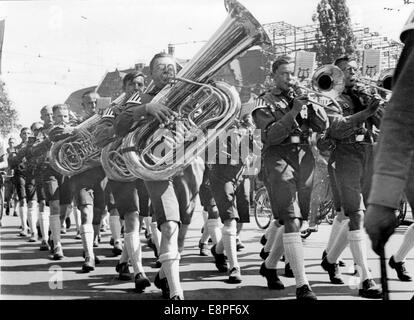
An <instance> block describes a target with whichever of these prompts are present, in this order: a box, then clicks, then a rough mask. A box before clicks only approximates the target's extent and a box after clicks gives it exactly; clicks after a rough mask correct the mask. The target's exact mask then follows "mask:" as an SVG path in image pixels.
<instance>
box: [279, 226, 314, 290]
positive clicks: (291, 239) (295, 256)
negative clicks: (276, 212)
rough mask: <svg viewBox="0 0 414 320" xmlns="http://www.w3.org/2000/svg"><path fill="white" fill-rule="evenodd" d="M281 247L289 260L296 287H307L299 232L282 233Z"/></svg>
mask: <svg viewBox="0 0 414 320" xmlns="http://www.w3.org/2000/svg"><path fill="white" fill-rule="evenodd" d="M283 246H284V249H285V255H286V257H287V258H288V259H289V264H290V267H291V268H292V271H293V275H294V276H295V280H296V287H297V288H300V287H302V286H303V285H305V284H307V285H309V282H308V279H307V277H306V274H305V263H304V254H303V245H302V239H301V237H300V233H299V232H294V233H284V234H283Z"/></svg>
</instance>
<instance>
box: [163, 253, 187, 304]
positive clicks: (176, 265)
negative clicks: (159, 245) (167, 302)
mask: <svg viewBox="0 0 414 320" xmlns="http://www.w3.org/2000/svg"><path fill="white" fill-rule="evenodd" d="M160 262H161V263H162V270H163V272H164V274H165V276H166V278H167V281H168V287H169V288H170V298H172V297H174V296H176V295H179V296H181V297H183V289H182V288H181V283H180V254H179V253H178V252H168V253H164V254H162V255H160Z"/></svg>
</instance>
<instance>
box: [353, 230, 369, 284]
mask: <svg viewBox="0 0 414 320" xmlns="http://www.w3.org/2000/svg"><path fill="white" fill-rule="evenodd" d="M348 240H349V248H350V249H351V253H352V256H353V258H354V261H355V263H356V264H357V265H358V266H359V267H360V268H361V273H362V274H361V282H363V281H365V280H367V279H372V276H371V272H369V269H368V260H367V252H366V244H365V241H364V234H363V232H362V230H354V231H349V234H348Z"/></svg>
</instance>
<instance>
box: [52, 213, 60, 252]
mask: <svg viewBox="0 0 414 320" xmlns="http://www.w3.org/2000/svg"><path fill="white" fill-rule="evenodd" d="M50 230H51V231H52V240H53V245H54V246H55V247H57V246H60V245H61V243H60V216H59V215H58V214H52V215H51V216H50Z"/></svg>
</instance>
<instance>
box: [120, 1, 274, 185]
mask: <svg viewBox="0 0 414 320" xmlns="http://www.w3.org/2000/svg"><path fill="white" fill-rule="evenodd" d="M225 7H226V9H227V11H228V12H229V14H228V16H227V18H226V20H225V21H224V23H223V24H222V25H221V27H220V28H219V29H218V30H217V31H216V33H215V34H214V35H213V36H212V38H211V39H210V40H209V41H208V42H207V43H206V44H205V45H204V47H203V48H202V49H201V50H200V51H199V52H198V53H197V54H196V55H195V57H194V58H193V59H192V60H191V61H190V62H188V63H187V64H186V65H185V66H184V68H183V69H182V70H181V71H180V72H179V73H178V75H177V77H176V78H175V81H174V83H173V84H172V86H166V87H165V88H164V89H163V90H161V92H159V93H158V94H157V95H156V96H155V97H154V98H153V100H152V102H158V103H163V104H165V105H167V106H168V107H169V108H170V109H171V110H173V111H174V112H175V113H176V114H177V116H176V117H175V118H174V119H171V121H170V122H169V123H167V124H165V125H161V126H160V125H159V123H158V122H157V121H155V120H154V121H152V122H150V123H148V124H146V125H144V126H141V127H140V128H138V129H136V130H135V131H133V132H131V133H129V134H128V135H127V136H126V137H125V138H124V140H123V149H125V150H131V149H135V151H129V152H126V153H124V157H123V158H124V159H125V163H126V165H127V167H128V169H129V171H130V172H131V173H132V174H134V175H135V176H136V177H138V178H141V179H144V180H166V179H168V178H170V177H173V176H174V175H176V174H177V173H179V172H180V171H181V170H182V169H184V168H185V167H186V166H188V165H189V164H190V163H191V161H192V160H193V159H194V158H195V157H196V156H198V155H200V154H201V153H202V152H204V150H205V148H207V146H208V144H210V143H212V142H214V141H215V139H216V138H217V137H218V136H219V135H220V134H221V133H222V132H223V131H224V130H226V129H227V128H228V127H229V126H230V125H231V124H232V122H233V121H234V119H235V118H236V116H237V115H238V114H239V113H240V109H241V103H240V98H239V95H238V92H237V91H236V89H235V88H234V87H233V86H230V85H228V84H227V83H224V82H220V81H217V82H213V83H209V84H207V83H208V82H209V80H210V79H211V78H212V76H213V75H214V74H215V73H216V72H217V71H218V70H219V69H220V68H221V67H222V66H224V65H225V64H226V63H228V62H230V61H231V60H233V59H234V58H235V57H236V56H237V55H239V54H241V53H243V52H244V51H246V50H247V49H249V48H251V47H253V46H255V45H270V39H269V37H268V36H267V35H266V32H265V31H264V29H263V28H262V26H261V25H260V23H259V22H258V21H257V20H256V19H255V18H254V17H253V15H252V14H251V13H250V12H249V11H248V10H247V9H246V8H244V6H242V5H241V4H240V3H239V2H237V1H236V0H225Z"/></svg>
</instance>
